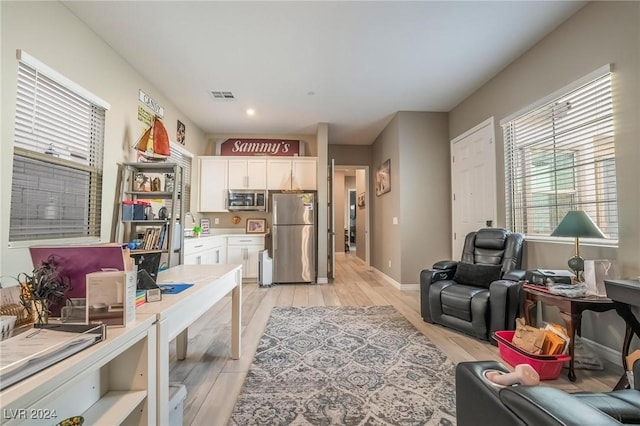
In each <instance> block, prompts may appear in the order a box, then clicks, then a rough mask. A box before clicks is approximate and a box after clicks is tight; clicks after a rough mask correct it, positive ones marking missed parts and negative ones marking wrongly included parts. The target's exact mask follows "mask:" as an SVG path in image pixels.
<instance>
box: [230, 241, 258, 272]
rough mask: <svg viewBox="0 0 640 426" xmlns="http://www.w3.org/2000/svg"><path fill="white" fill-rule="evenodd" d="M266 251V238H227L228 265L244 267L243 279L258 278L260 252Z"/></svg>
mask: <svg viewBox="0 0 640 426" xmlns="http://www.w3.org/2000/svg"><path fill="white" fill-rule="evenodd" d="M263 249H264V236H255V235H242V236H240V235H238V236H235V235H234V236H229V237H227V263H230V264H240V265H242V278H243V279H257V278H258V252H259V251H260V250H263Z"/></svg>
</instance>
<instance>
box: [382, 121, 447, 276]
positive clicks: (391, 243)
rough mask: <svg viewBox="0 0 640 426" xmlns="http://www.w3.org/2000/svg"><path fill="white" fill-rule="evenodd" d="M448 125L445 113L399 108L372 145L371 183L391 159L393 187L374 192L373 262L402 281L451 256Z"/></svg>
mask: <svg viewBox="0 0 640 426" xmlns="http://www.w3.org/2000/svg"><path fill="white" fill-rule="evenodd" d="M447 123H448V117H447V114H446V113H431V112H404V111H402V112H398V113H397V114H396V115H395V117H394V118H393V119H392V120H391V122H390V123H389V125H388V126H387V127H386V128H385V129H384V130H383V131H382V133H381V134H380V136H378V138H377V139H376V141H375V142H374V144H373V147H372V148H373V157H372V158H373V159H372V164H373V167H372V169H371V177H370V181H371V182H374V181H375V173H376V169H377V168H378V167H379V166H380V165H381V164H382V163H383V162H384V161H386V160H387V159H390V160H391V191H390V192H387V193H386V194H383V195H381V196H376V195H375V192H371V203H370V205H371V237H370V238H371V266H373V267H374V268H376V269H378V270H379V271H382V272H384V273H385V274H386V275H388V276H389V277H391V278H392V279H394V280H395V281H397V282H398V283H400V284H402V285H406V284H417V283H418V282H419V275H420V271H421V270H422V269H424V268H427V267H430V266H431V265H433V263H435V262H437V261H438V260H442V259H448V258H449V257H450V256H449V253H450V252H451V237H450V229H451V203H450V192H451V190H450V184H449V180H450V178H449V174H450V168H449V139H448V130H447ZM394 218H397V222H398V223H397V224H394ZM389 262H391V266H389Z"/></svg>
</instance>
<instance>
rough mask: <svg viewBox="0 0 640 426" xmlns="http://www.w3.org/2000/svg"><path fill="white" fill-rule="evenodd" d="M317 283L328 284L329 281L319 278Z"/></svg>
mask: <svg viewBox="0 0 640 426" xmlns="http://www.w3.org/2000/svg"><path fill="white" fill-rule="evenodd" d="M316 283H318V284H327V283H329V279H328V278H327V277H318V278H316Z"/></svg>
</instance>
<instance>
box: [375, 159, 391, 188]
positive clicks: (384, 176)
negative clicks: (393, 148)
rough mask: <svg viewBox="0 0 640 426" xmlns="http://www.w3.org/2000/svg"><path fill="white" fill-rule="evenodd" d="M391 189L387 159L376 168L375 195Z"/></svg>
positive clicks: (388, 160)
mask: <svg viewBox="0 0 640 426" xmlns="http://www.w3.org/2000/svg"><path fill="white" fill-rule="evenodd" d="M389 191H391V159H387V161H385V162H384V163H382V164H381V165H380V166H379V167H378V168H377V170H376V196H378V197H379V196H381V195H382V194H386V193H387V192H389Z"/></svg>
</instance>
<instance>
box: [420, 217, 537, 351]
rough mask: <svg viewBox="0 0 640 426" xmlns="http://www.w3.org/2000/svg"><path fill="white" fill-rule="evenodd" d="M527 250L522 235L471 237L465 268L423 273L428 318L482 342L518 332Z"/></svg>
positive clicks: (445, 265)
mask: <svg viewBox="0 0 640 426" xmlns="http://www.w3.org/2000/svg"><path fill="white" fill-rule="evenodd" d="M523 245H524V236H523V235H522V234H518V233H512V232H510V231H508V230H506V229H500V228H485V229H481V230H479V231H477V232H471V233H469V234H468V235H467V236H466V239H465V243H464V248H463V250H462V258H461V261H460V262H457V261H453V260H445V261H440V262H437V263H435V264H434V265H433V267H432V268H431V269H425V270H423V271H422V272H421V273H420V307H421V312H422V318H423V319H424V320H425V321H426V322H430V323H438V324H440V325H444V326H446V327H450V328H453V329H456V330H458V331H462V332H463V333H467V334H470V335H472V336H475V337H477V338H479V339H482V340H489V339H490V337H491V334H492V333H493V332H494V331H498V330H513V329H514V328H515V320H516V317H517V315H518V313H519V290H520V287H521V285H520V284H519V281H520V280H522V279H524V271H521V270H520V266H521V263H522V250H523ZM492 343H493V342H492Z"/></svg>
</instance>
